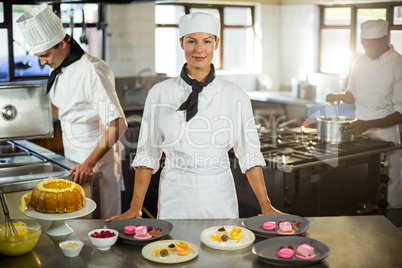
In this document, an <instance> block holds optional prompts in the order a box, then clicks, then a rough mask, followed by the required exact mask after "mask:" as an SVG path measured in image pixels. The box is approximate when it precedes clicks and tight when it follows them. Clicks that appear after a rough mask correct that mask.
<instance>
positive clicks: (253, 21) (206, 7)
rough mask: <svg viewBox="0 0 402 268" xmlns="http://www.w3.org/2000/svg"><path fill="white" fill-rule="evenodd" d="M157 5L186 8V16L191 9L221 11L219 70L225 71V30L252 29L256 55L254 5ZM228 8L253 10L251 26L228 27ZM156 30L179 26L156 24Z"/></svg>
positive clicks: (177, 26) (177, 25)
mask: <svg viewBox="0 0 402 268" xmlns="http://www.w3.org/2000/svg"><path fill="white" fill-rule="evenodd" d="M157 5H168V6H183V7H184V13H185V14H186V15H188V14H190V9H191V8H203V9H217V10H218V11H219V16H220V30H219V35H220V38H219V43H220V44H219V47H218V49H219V52H220V53H219V55H220V59H219V62H220V68H217V70H224V69H223V61H224V51H223V47H224V46H223V45H224V42H225V37H224V30H225V29H248V28H251V29H252V30H253V35H254V37H253V48H254V50H253V54H255V6H253V5H219V4H199V3H193V4H191V3H158V4H157ZM227 7H234V8H250V9H251V25H226V24H224V22H225V17H224V8H227ZM155 27H156V28H164V27H166V28H179V24H158V23H155ZM254 63H255V60H253V65H254Z"/></svg>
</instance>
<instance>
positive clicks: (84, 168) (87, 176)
mask: <svg viewBox="0 0 402 268" xmlns="http://www.w3.org/2000/svg"><path fill="white" fill-rule="evenodd" d="M94 171H95V166H94V165H91V164H87V163H86V162H84V163H82V164H81V165H78V166H76V167H74V168H73V169H71V170H70V173H69V174H68V175H69V176H71V175H73V174H74V177H73V181H74V182H76V183H78V184H80V185H84V184H86V183H87V182H90V181H91V178H92V175H93V174H94Z"/></svg>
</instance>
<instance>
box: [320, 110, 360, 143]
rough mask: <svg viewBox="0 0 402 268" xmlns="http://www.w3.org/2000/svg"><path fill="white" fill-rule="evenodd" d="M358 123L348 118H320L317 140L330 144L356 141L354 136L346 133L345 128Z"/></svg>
mask: <svg viewBox="0 0 402 268" xmlns="http://www.w3.org/2000/svg"><path fill="white" fill-rule="evenodd" d="M354 121H356V119H354V118H350V117H346V116H338V117H333V116H332V117H318V118H317V133H318V135H317V139H318V140H320V141H326V142H330V143H343V142H350V141H353V140H354V138H355V137H354V135H352V134H350V133H345V132H344V128H345V126H347V125H349V124H350V123H352V122H354Z"/></svg>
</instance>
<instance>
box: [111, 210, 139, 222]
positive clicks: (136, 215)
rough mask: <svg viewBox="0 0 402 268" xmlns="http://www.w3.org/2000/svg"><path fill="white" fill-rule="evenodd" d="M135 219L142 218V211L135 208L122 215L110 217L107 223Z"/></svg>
mask: <svg viewBox="0 0 402 268" xmlns="http://www.w3.org/2000/svg"><path fill="white" fill-rule="evenodd" d="M134 218H142V211H141V210H140V209H135V208H134V207H132V208H130V209H129V210H127V211H126V212H124V213H123V214H121V215H117V216H113V217H110V218H109V219H106V222H111V221H117V220H124V219H134Z"/></svg>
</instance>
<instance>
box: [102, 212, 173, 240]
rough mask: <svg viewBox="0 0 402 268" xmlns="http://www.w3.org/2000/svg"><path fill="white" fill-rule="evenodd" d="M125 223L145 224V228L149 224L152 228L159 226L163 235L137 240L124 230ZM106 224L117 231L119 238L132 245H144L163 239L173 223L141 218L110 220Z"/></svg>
mask: <svg viewBox="0 0 402 268" xmlns="http://www.w3.org/2000/svg"><path fill="white" fill-rule="evenodd" d="M127 225H134V226H137V225H145V226H147V228H148V227H149V226H152V227H153V228H161V229H162V232H163V235H162V236H160V237H151V238H149V239H144V240H139V239H136V238H134V235H132V234H131V235H129V234H126V233H125V232H124V227H126V226H127ZM106 226H107V227H108V228H110V229H114V230H116V231H118V232H119V240H121V241H123V242H125V243H128V244H132V245H146V244H149V243H150V242H155V241H156V240H160V239H164V238H165V237H166V236H167V235H168V234H169V233H170V232H171V231H172V229H173V224H171V223H170V222H168V221H164V220H157V219H142V218H139V219H126V220H118V221H112V222H109V223H107V224H106Z"/></svg>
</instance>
